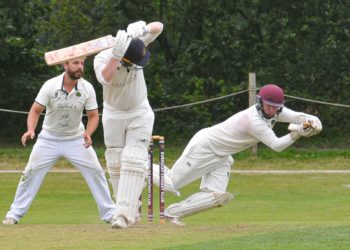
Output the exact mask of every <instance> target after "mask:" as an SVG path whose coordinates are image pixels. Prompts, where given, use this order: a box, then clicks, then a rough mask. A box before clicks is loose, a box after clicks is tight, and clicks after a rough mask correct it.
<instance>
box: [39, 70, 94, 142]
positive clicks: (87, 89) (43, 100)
mask: <svg viewBox="0 0 350 250" xmlns="http://www.w3.org/2000/svg"><path fill="white" fill-rule="evenodd" d="M63 76H64V73H63V74H61V75H59V76H57V77H54V78H52V79H50V80H48V81H46V82H45V83H44V85H43V86H42V87H41V89H40V91H39V93H38V95H37V97H36V99H35V101H36V102H37V103H39V104H40V105H42V106H44V107H45V108H46V114H45V118H44V122H43V125H42V128H43V130H45V131H47V132H49V133H50V134H51V135H54V136H56V137H58V138H62V139H63V138H64V139H72V138H78V137H82V135H83V133H84V131H85V128H84V124H83V123H82V115H83V110H84V109H85V110H87V111H89V110H95V109H97V108H98V106H97V101H96V93H95V89H94V88H93V86H92V85H91V83H89V82H88V81H86V80H85V79H83V78H80V79H79V80H78V83H77V85H76V86H75V88H74V89H73V90H72V91H71V92H70V93H69V94H68V92H67V91H66V90H65V89H64V88H63Z"/></svg>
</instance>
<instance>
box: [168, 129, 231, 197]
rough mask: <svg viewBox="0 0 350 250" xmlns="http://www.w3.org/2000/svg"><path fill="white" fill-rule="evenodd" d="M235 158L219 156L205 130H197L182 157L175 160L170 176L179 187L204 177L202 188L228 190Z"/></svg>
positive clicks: (216, 190)
mask: <svg viewBox="0 0 350 250" xmlns="http://www.w3.org/2000/svg"><path fill="white" fill-rule="evenodd" d="M232 164H233V159H232V157H231V156H230V155H227V156H219V155H217V154H214V153H213V151H212V150H211V149H210V147H209V144H208V141H207V137H206V134H205V130H200V131H199V132H197V133H196V134H195V135H194V136H193V137H192V139H191V140H190V142H189V143H188V145H187V146H186V148H185V150H184V152H183V153H182V155H181V156H180V158H179V159H178V160H177V161H176V162H175V164H174V165H173V167H172V168H171V170H170V171H169V172H168V176H169V177H170V178H171V180H172V181H173V184H174V186H175V188H176V189H179V188H181V187H183V186H185V185H187V184H189V183H191V182H193V181H195V180H197V179H199V178H202V180H201V185H200V190H202V191H213V192H222V193H224V192H226V188H227V185H228V181H229V179H230V172H231V165H232Z"/></svg>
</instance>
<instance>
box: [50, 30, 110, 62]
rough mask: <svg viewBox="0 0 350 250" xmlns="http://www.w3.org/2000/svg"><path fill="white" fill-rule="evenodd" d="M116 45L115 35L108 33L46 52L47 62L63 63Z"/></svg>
mask: <svg viewBox="0 0 350 250" xmlns="http://www.w3.org/2000/svg"><path fill="white" fill-rule="evenodd" d="M114 45H115V41H114V37H113V36H112V35H108V36H104V37H100V38H97V39H94V40H91V41H87V42H83V43H79V44H76V45H72V46H69V47H66V48H62V49H58V50H53V51H49V52H46V53H45V62H46V64H47V65H48V66H52V65H56V64H61V63H64V62H68V61H71V60H74V59H77V58H81V57H87V56H89V55H93V54H97V53H98V52H100V51H102V50H105V49H109V48H112V47H113V46H114Z"/></svg>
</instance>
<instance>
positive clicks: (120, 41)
mask: <svg viewBox="0 0 350 250" xmlns="http://www.w3.org/2000/svg"><path fill="white" fill-rule="evenodd" d="M130 42H131V38H130V37H129V36H128V35H127V33H126V32H125V30H119V31H118V33H117V35H116V37H115V46H114V47H113V49H112V56H113V58H115V59H117V60H119V61H120V60H121V59H122V58H123V57H124V55H125V52H126V50H127V49H128V47H129V44H130Z"/></svg>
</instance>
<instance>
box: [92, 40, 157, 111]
mask: <svg viewBox="0 0 350 250" xmlns="http://www.w3.org/2000/svg"><path fill="white" fill-rule="evenodd" d="M159 34H160V33H148V34H147V35H145V36H144V37H141V38H140V39H141V40H142V41H143V42H144V44H145V46H148V45H149V44H150V43H151V42H152V41H153V40H154V39H156V38H157V36H158V35H159ZM111 57H112V49H108V50H104V51H102V52H100V53H99V54H97V55H96V56H95V59H94V69H95V73H96V78H97V80H98V81H99V82H100V83H101V84H102V85H103V101H104V102H103V106H104V108H108V109H113V110H118V111H129V110H132V109H134V108H136V107H138V106H139V105H144V103H147V105H148V101H147V86H146V82H145V78H144V75H143V69H142V68H141V67H139V66H137V67H136V69H132V70H127V69H126V68H125V67H123V66H122V65H120V66H119V67H117V69H116V73H115V74H114V77H113V78H112V80H111V82H106V81H105V79H104V77H103V76H102V70H103V69H104V67H105V66H106V64H107V63H108V62H109V60H110V58H111Z"/></svg>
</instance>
